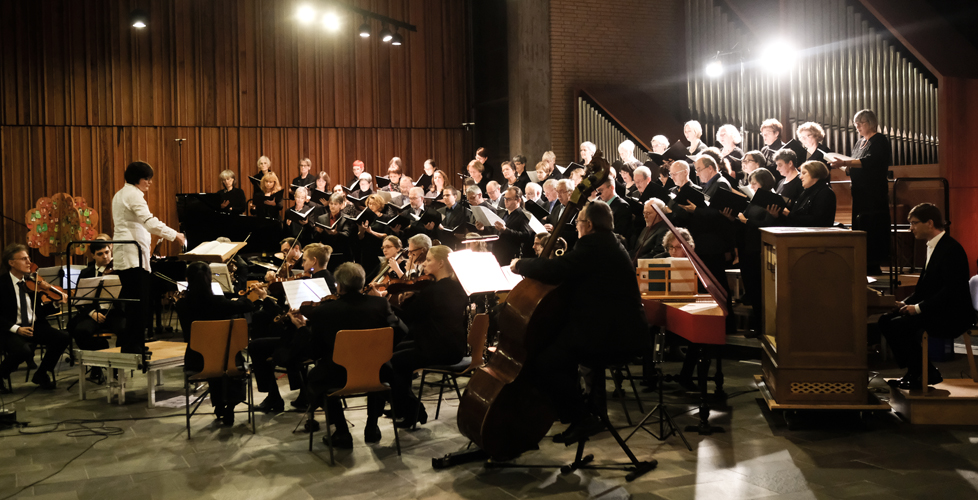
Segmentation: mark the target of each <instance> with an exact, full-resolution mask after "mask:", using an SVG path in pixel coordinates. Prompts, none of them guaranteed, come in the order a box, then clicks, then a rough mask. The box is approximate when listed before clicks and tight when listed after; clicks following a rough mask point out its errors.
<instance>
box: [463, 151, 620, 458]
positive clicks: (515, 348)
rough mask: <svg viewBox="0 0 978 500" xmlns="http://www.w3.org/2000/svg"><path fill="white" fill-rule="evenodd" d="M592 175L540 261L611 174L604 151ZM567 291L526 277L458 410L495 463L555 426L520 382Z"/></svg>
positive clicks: (551, 330) (555, 325)
mask: <svg viewBox="0 0 978 500" xmlns="http://www.w3.org/2000/svg"><path fill="white" fill-rule="evenodd" d="M594 160H597V161H592V163H591V166H592V167H598V168H593V169H592V172H591V173H590V174H589V175H588V176H587V178H585V179H584V180H583V181H582V182H581V184H580V185H578V186H577V189H575V190H574V193H573V194H572V195H571V198H570V201H569V202H568V207H567V208H568V209H567V210H564V212H563V213H562V214H561V216H560V221H559V222H558V223H557V224H555V225H554V233H553V235H551V237H550V239H549V240H548V241H547V245H546V247H544V249H543V251H542V252H541V253H540V258H550V257H551V256H552V255H553V254H554V249H555V247H556V244H557V241H558V239H559V236H560V232H561V230H562V229H563V228H564V226H565V224H567V223H568V222H569V221H570V219H571V217H572V214H573V213H575V212H576V209H577V208H578V207H579V206H580V204H581V201H582V200H586V199H587V197H588V196H589V195H590V194H591V192H592V191H594V190H595V189H596V188H597V187H598V186H599V185H601V184H602V183H603V182H604V180H605V179H606V178H607V176H608V173H609V165H608V162H607V161H605V160H604V159H603V158H602V155H601V152H600V151H599V152H597V153H596V154H595V157H594ZM563 295H564V292H563V287H561V286H559V285H557V286H554V285H548V284H544V283H542V282H540V281H537V280H534V279H529V278H524V279H523V280H522V281H520V282H519V284H517V285H516V286H515V287H514V288H513V290H512V291H511V292H510V293H509V295H508V296H507V297H506V301H505V302H504V303H503V305H502V309H501V311H500V313H499V318H498V323H499V342H498V344H497V346H496V353H495V354H494V355H493V356H492V358H490V360H489V362H488V363H487V364H485V365H484V366H482V367H480V368H479V369H477V370H475V371H474V372H472V378H471V379H470V380H469V384H468V386H467V387H466V389H465V393H464V394H463V395H462V399H461V401H460V403H459V408H458V417H457V418H458V428H459V431H460V432H461V433H462V435H464V436H465V437H467V438H469V439H470V440H472V442H473V443H475V444H476V445H477V446H478V447H479V448H480V449H481V450H482V451H483V452H485V453H486V454H488V455H489V456H490V457H491V458H492V459H493V460H497V461H507V460H512V459H514V458H516V457H518V456H519V455H521V454H522V453H523V452H525V451H528V450H531V449H533V448H534V447H536V445H537V443H539V442H540V440H541V439H543V437H544V436H545V435H546V434H547V431H549V430H550V427H551V426H552V425H553V423H554V420H555V419H556V418H555V412H554V410H553V409H552V408H551V407H550V406H549V405H548V404H547V403H546V397H544V395H542V394H541V393H540V391H539V390H537V388H536V387H534V386H533V384H532V383H531V382H529V381H528V380H527V377H522V378H521V377H520V373H521V371H523V370H524V369H525V368H526V366H527V365H529V364H532V363H533V361H534V356H536V355H537V354H538V353H539V352H540V350H541V349H542V348H543V347H545V346H547V345H548V344H549V343H550V342H552V341H553V339H554V338H555V336H556V334H557V333H558V332H559V331H560V329H561V327H562V326H563V325H562V324H561V323H560V322H559V321H555V319H559V318H562V317H564V316H566V315H564V314H563V311H562V310H561V309H562V308H563V307H562V306H566V302H564V301H563V300H562V297H563Z"/></svg>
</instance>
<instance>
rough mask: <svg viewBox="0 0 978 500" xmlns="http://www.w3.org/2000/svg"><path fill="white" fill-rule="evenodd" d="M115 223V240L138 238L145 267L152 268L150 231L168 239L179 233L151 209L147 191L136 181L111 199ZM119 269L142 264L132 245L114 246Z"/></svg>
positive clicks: (113, 237)
mask: <svg viewBox="0 0 978 500" xmlns="http://www.w3.org/2000/svg"><path fill="white" fill-rule="evenodd" d="M112 226H113V229H114V230H115V233H114V234H113V235H112V239H113V240H135V241H137V242H138V243H139V251H140V252H141V253H142V255H143V266H142V267H143V269H145V270H146V271H149V270H150V267H149V252H150V244H152V237H151V236H150V234H155V235H157V236H162V237H164V238H166V240H167V241H173V240H175V239H176V238H177V232H176V231H174V230H173V229H170V228H169V227H167V225H166V224H164V223H162V222H160V220H159V219H157V218H156V217H154V216H153V214H152V213H150V211H149V206H148V205H146V197H145V193H143V192H142V191H141V190H140V189H139V188H138V187H136V186H135V185H133V184H129V183H128V182H127V183H126V185H125V186H122V189H120V190H119V191H118V192H116V194H115V196H114V197H113V198H112ZM114 253H115V256H114V257H115V264H113V267H114V268H115V270H116V271H124V270H126V269H132V268H134V267H138V266H139V254H138V253H137V250H136V248H135V247H134V246H133V245H127V244H123V245H115V248H114Z"/></svg>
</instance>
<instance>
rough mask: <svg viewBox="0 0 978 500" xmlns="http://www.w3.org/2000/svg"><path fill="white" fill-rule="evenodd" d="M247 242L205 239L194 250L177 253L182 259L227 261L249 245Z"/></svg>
mask: <svg viewBox="0 0 978 500" xmlns="http://www.w3.org/2000/svg"><path fill="white" fill-rule="evenodd" d="M247 244H248V243H247V242H244V241H239V242H230V243H220V242H217V241H205V242H203V243H201V244H200V245H197V246H196V247H195V248H194V249H193V250H190V251H187V252H184V253H182V254H180V255H177V258H178V259H180V260H190V261H196V260H199V261H203V262H227V261H228V260H229V259H230V258H231V257H232V256H234V254H236V253H238V251H239V250H241V249H242V248H244V247H245V245H247Z"/></svg>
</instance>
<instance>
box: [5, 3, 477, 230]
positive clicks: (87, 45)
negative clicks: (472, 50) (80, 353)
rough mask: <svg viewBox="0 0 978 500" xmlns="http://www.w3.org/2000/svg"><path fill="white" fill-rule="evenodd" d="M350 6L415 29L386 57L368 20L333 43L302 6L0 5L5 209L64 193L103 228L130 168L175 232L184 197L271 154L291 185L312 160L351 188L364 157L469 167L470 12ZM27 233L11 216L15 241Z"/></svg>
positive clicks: (414, 166)
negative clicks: (132, 18)
mask: <svg viewBox="0 0 978 500" xmlns="http://www.w3.org/2000/svg"><path fill="white" fill-rule="evenodd" d="M351 1H352V3H354V4H355V5H357V6H358V7H361V8H364V9H368V10H372V11H374V12H378V13H381V14H385V15H388V16H391V17H394V18H399V19H404V20H406V21H407V22H410V23H412V24H415V25H416V26H417V27H418V32H416V33H405V32H403V31H402V32H401V34H402V35H403V36H404V37H405V40H406V41H405V44H404V45H402V46H401V47H393V46H390V45H388V44H383V43H380V42H379V40H378V38H377V37H376V35H375V36H374V37H371V38H370V39H368V40H362V39H360V37H359V36H357V34H356V32H355V30H356V27H357V26H359V24H360V23H361V22H362V20H361V19H360V18H357V17H351V16H345V18H344V28H343V29H342V30H341V31H340V32H339V33H325V32H323V31H322V30H321V29H318V28H316V27H305V26H301V25H299V24H298V23H297V22H296V21H295V20H294V14H295V11H296V7H297V5H298V4H299V2H297V1H295V2H294V1H282V0H208V1H197V0H148V1H147V0H140V1H135V0H132V1H130V0H120V1H106V0H40V1H31V2H25V1H21V0H0V192H2V194H3V201H2V210H3V214H4V215H6V216H8V217H11V218H14V219H16V220H23V217H24V213H25V212H26V211H27V210H28V209H29V208H30V207H32V206H33V205H34V202H35V200H36V199H37V198H39V197H41V196H49V195H51V194H54V193H57V192H62V191H67V192H69V193H72V194H74V195H77V196H83V197H85V198H86V200H88V202H89V205H91V206H93V207H95V208H96V209H97V210H98V211H99V212H100V214H102V216H103V220H104V223H103V225H102V229H103V231H106V232H110V231H111V224H110V222H109V220H110V217H111V208H110V205H111V198H112V195H113V194H114V193H115V191H116V190H117V189H118V188H119V187H121V185H122V183H123V179H122V173H123V171H124V169H125V166H126V165H127V164H128V163H129V162H130V161H132V160H136V159H140V160H144V161H147V162H149V163H150V164H151V165H153V166H154V167H155V168H156V171H157V175H156V177H155V179H154V186H153V188H152V189H151V190H150V193H149V195H148V200H149V203H150V208H151V209H152V210H153V212H154V213H155V214H157V215H158V216H160V217H161V219H163V220H164V221H166V222H168V223H171V224H173V225H175V224H176V222H177V221H176V208H175V205H174V202H173V200H174V197H173V195H175V194H176V193H180V192H201V191H214V190H216V189H217V188H218V173H219V172H220V171H221V170H224V169H231V170H233V171H235V173H237V174H238V178H239V179H243V178H244V176H245V175H248V174H250V173H252V172H253V171H254V170H255V162H256V160H257V158H258V156H260V155H262V154H264V155H266V156H269V157H270V158H271V159H272V169H273V170H274V171H275V172H276V173H278V174H279V175H280V177H285V178H287V179H291V178H292V177H294V176H295V175H297V173H298V168H297V165H298V162H299V159H300V158H302V157H305V156H308V157H310V158H311V159H312V160H313V170H314V171H318V170H320V169H322V170H325V171H327V172H328V173H329V174H330V176H331V177H332V178H333V179H334V180H335V179H340V180H342V181H346V180H347V178H348V177H350V176H351V174H350V164H351V163H352V162H353V161H354V160H356V159H360V160H363V161H364V162H365V163H366V164H367V168H368V171H369V172H371V173H374V174H377V173H384V172H386V167H387V162H388V160H389V159H390V157H392V156H400V157H401V158H402V159H403V160H404V162H405V166H406V170H407V172H408V173H409V174H412V173H416V172H419V171H420V169H421V168H420V167H421V165H422V163H423V162H424V160H425V159H427V158H434V159H436V160H437V161H438V163H439V167H440V168H442V169H443V170H446V171H447V172H449V173H450V174H451V173H454V172H456V171H460V170H461V169H462V168H464V165H465V162H466V160H467V159H468V158H469V156H470V154H471V152H470V151H467V150H464V149H463V147H464V144H463V137H464V134H463V130H462V128H461V123H463V122H465V121H468V120H467V119H466V95H465V89H466V82H465V64H466V61H465V57H466V55H465V48H464V47H465V43H464V41H465V32H464V27H465V19H464V2H460V1H456V0H351ZM137 5H138V6H141V7H144V8H145V7H146V6H147V5H148V7H149V11H150V25H149V28H147V29H145V30H135V29H132V28H131V27H130V26H129V22H128V20H129V12H130V10H131V9H132V8H134V7H136V6H137ZM374 26H375V28H374V32H375V33H376V32H378V31H379V29H380V26H379V24H375V25H374ZM176 138H186V139H187V141H186V142H185V143H184V144H183V146H182V147H178V146H177V143H176V142H175V141H174V139H176ZM181 157H182V158H181ZM181 160H182V163H181ZM181 165H182V168H181ZM283 172H284V174H283ZM452 177H453V178H454V176H452ZM244 187H245V191H246V193H249V194H250V187H248V186H244ZM23 239H24V229H23V228H22V227H20V226H17V225H16V224H13V223H10V222H9V221H6V220H4V222H3V242H4V244H6V243H8V242H12V241H23Z"/></svg>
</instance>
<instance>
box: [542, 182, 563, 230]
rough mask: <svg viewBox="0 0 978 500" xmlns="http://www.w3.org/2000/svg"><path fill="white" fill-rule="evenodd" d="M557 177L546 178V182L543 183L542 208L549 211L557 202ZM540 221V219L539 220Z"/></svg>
mask: <svg viewBox="0 0 978 500" xmlns="http://www.w3.org/2000/svg"><path fill="white" fill-rule="evenodd" d="M558 182H559V181H558V180H557V179H547V182H544V183H543V201H544V204H543V208H544V209H546V210H547V212H548V213H549V212H550V211H551V210H553V209H554V205H556V204H557V183H558ZM541 222H542V221H541Z"/></svg>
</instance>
